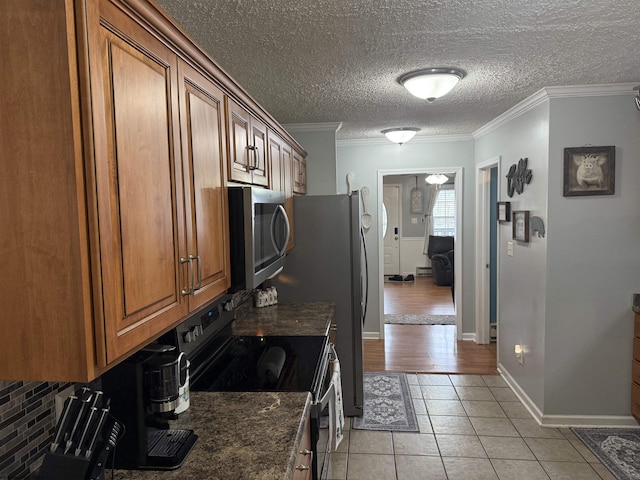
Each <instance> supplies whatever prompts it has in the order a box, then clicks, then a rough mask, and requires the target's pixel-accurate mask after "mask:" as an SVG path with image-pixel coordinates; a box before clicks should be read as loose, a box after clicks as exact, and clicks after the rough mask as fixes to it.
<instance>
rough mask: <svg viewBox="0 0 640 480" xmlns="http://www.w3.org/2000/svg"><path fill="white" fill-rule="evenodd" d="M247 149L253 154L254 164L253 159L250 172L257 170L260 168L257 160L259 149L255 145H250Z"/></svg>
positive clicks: (250, 163)
mask: <svg viewBox="0 0 640 480" xmlns="http://www.w3.org/2000/svg"><path fill="white" fill-rule="evenodd" d="M247 149H248V150H249V151H251V152H253V163H252V162H251V158H249V170H256V169H257V168H258V160H257V151H258V147H256V146H255V145H248V146H247Z"/></svg>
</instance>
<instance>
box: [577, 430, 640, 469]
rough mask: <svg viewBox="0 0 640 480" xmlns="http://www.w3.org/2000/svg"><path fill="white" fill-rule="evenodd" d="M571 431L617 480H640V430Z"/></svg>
mask: <svg viewBox="0 0 640 480" xmlns="http://www.w3.org/2000/svg"><path fill="white" fill-rule="evenodd" d="M571 430H572V431H573V433H575V434H576V436H577V437H578V438H579V439H580V440H582V442H583V443H584V444H585V445H586V446H587V447H588V448H589V450H591V452H592V453H593V454H594V455H595V456H596V457H598V460H600V461H601V462H602V464H603V465H604V466H606V467H607V468H608V469H609V471H610V472H611V473H612V474H613V475H614V476H615V477H616V478H617V479H618V480H640V429H638V428H572V429H571Z"/></svg>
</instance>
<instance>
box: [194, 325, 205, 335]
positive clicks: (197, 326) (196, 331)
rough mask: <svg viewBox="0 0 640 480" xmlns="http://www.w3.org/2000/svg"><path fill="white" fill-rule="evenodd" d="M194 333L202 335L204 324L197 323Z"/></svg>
mask: <svg viewBox="0 0 640 480" xmlns="http://www.w3.org/2000/svg"><path fill="white" fill-rule="evenodd" d="M193 333H194V335H195V336H196V337H198V336H200V335H202V333H203V331H202V325H196V326H195V327H193Z"/></svg>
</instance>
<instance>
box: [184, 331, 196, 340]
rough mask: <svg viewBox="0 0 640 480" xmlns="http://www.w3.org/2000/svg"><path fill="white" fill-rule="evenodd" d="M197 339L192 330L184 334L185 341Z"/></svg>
mask: <svg viewBox="0 0 640 480" xmlns="http://www.w3.org/2000/svg"><path fill="white" fill-rule="evenodd" d="M195 340H196V337H195V336H194V335H193V332H192V331H188V332H186V333H185V334H184V341H185V343H191V342H195Z"/></svg>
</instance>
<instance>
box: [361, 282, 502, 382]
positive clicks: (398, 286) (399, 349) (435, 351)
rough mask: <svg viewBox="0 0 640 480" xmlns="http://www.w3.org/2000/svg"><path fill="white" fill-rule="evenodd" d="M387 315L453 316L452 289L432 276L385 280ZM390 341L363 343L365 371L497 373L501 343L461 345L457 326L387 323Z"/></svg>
mask: <svg viewBox="0 0 640 480" xmlns="http://www.w3.org/2000/svg"><path fill="white" fill-rule="evenodd" d="M384 312H385V313H396V314H427V315H454V314H455V308H454V306H453V300H452V298H451V288H450V287H439V286H437V285H435V284H434V283H433V278H432V277H416V278H415V280H414V281H413V282H385V284H384ZM384 335H385V340H365V341H364V369H365V371H378V372H379V371H395V372H410V373H443V374H445V373H446V374H452V373H458V374H475V375H497V373H498V371H497V370H496V345H495V343H491V344H490V345H478V344H476V343H475V342H469V341H457V340H456V327H455V325H385V326H384Z"/></svg>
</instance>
